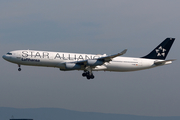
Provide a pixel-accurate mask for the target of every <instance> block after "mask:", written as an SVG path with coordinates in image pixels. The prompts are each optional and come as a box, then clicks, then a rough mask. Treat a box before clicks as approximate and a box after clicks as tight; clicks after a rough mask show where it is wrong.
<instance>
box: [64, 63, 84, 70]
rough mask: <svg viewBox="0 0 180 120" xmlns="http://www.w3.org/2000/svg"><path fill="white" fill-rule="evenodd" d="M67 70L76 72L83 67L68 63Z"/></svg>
mask: <svg viewBox="0 0 180 120" xmlns="http://www.w3.org/2000/svg"><path fill="white" fill-rule="evenodd" d="M65 68H66V69H67V70H75V69H80V68H81V65H78V64H75V63H66V64H65Z"/></svg>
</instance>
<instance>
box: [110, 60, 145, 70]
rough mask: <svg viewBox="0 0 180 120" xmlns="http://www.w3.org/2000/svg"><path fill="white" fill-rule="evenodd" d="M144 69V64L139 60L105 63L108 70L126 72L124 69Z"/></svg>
mask: <svg viewBox="0 0 180 120" xmlns="http://www.w3.org/2000/svg"><path fill="white" fill-rule="evenodd" d="M141 69H145V66H143V65H142V63H141V62H137V63H133V62H131V63H130V62H129V63H126V62H110V63H109V64H108V65H107V70H108V71H120V72H126V71H136V70H141Z"/></svg>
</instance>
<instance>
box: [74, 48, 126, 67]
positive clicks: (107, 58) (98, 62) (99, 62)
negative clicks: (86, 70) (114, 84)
mask: <svg viewBox="0 0 180 120" xmlns="http://www.w3.org/2000/svg"><path fill="white" fill-rule="evenodd" d="M126 52H127V49H125V50H123V51H122V52H120V53H117V54H114V55H107V56H103V57H100V58H97V59H93V60H83V61H76V62H75V63H76V64H79V65H90V66H97V65H102V64H104V63H105V62H109V61H112V59H113V58H115V57H118V56H121V55H124V54H125V53H126ZM93 63H94V65H93Z"/></svg>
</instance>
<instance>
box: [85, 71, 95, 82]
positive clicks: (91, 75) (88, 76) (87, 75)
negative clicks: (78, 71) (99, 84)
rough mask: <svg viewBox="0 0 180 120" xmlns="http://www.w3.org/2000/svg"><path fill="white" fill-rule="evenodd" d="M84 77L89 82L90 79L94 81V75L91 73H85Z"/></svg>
mask: <svg viewBox="0 0 180 120" xmlns="http://www.w3.org/2000/svg"><path fill="white" fill-rule="evenodd" d="M82 76H83V77H86V78H87V79H88V80H89V79H94V75H93V74H92V73H91V74H90V72H89V71H86V72H84V73H83V74H82Z"/></svg>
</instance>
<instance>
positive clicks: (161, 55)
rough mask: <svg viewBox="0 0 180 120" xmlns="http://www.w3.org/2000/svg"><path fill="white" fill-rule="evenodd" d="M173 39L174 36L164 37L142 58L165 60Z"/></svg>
mask: <svg viewBox="0 0 180 120" xmlns="http://www.w3.org/2000/svg"><path fill="white" fill-rule="evenodd" d="M174 40H175V38H166V39H165V40H164V41H163V42H162V43H161V44H160V45H158V46H157V47H156V48H155V49H154V50H153V51H152V52H150V53H149V54H148V55H146V56H144V57H142V58H147V59H161V60H165V59H166V56H167V55H168V53H169V50H170V49H171V46H172V44H173V42H174Z"/></svg>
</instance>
